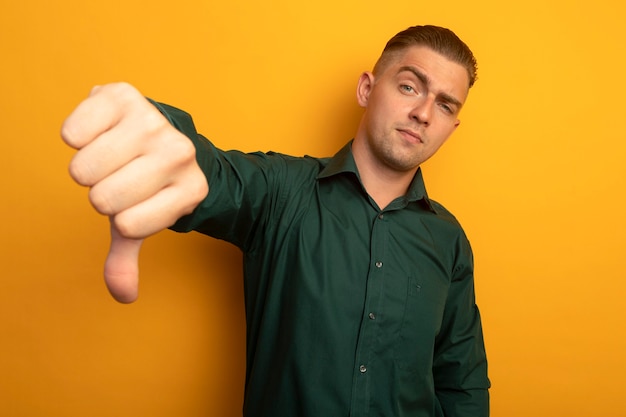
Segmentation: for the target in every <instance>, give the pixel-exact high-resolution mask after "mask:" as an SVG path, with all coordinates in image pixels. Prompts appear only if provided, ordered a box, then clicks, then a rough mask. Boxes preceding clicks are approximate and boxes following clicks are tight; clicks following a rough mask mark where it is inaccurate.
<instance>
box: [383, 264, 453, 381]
mask: <svg viewBox="0 0 626 417" xmlns="http://www.w3.org/2000/svg"><path fill="white" fill-rule="evenodd" d="M448 288H449V283H448V282H447V281H444V280H443V279H441V277H438V276H435V277H432V276H430V277H423V278H421V277H420V278H418V277H416V276H410V277H408V279H407V281H406V295H405V297H404V301H405V302H404V314H403V317H402V324H401V327H400V333H399V336H398V343H396V344H395V346H394V358H395V361H396V363H397V365H398V367H399V368H401V369H403V370H406V371H409V372H431V367H432V357H433V351H434V344H435V337H436V336H437V334H438V333H439V329H440V328H441V321H442V318H443V312H444V308H445V304H446V298H447V295H448Z"/></svg>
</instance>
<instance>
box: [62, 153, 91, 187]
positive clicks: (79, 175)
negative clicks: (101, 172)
mask: <svg viewBox="0 0 626 417" xmlns="http://www.w3.org/2000/svg"><path fill="white" fill-rule="evenodd" d="M68 170H69V173H70V177H72V179H73V180H74V181H75V182H77V183H78V184H80V185H84V186H91V185H93V173H92V170H91V169H90V168H89V165H88V164H86V163H84V162H83V161H82V159H81V158H80V157H79V156H78V155H76V156H75V157H74V158H73V159H72V160H71V161H70V164H69V167H68Z"/></svg>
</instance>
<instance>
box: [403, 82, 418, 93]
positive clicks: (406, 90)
mask: <svg viewBox="0 0 626 417" xmlns="http://www.w3.org/2000/svg"><path fill="white" fill-rule="evenodd" d="M400 91H402V92H403V93H407V94H411V93H414V92H415V88H413V87H412V86H410V85H408V84H401V85H400Z"/></svg>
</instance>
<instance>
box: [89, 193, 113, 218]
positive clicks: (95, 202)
mask: <svg viewBox="0 0 626 417" xmlns="http://www.w3.org/2000/svg"><path fill="white" fill-rule="evenodd" d="M89 201H90V202H91V205H92V206H93V208H94V209H96V211H97V212H98V213H100V214H104V215H107V216H112V215H114V214H116V213H115V211H116V210H115V209H114V205H113V203H112V200H111V199H110V198H109V196H108V195H107V193H105V192H103V191H102V190H101V189H100V187H97V186H94V187H92V188H91V189H90V190H89Z"/></svg>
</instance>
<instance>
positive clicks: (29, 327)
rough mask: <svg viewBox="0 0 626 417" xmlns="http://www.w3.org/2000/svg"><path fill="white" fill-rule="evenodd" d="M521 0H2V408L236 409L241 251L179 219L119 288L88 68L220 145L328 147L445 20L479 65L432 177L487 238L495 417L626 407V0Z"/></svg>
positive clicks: (57, 411) (21, 412) (433, 191)
mask: <svg viewBox="0 0 626 417" xmlns="http://www.w3.org/2000/svg"><path fill="white" fill-rule="evenodd" d="M505 3H506V2H501V1H499V0H497V1H496V0H488V1H480V0H479V1H474V2H468V1H460V0H449V1H446V2H418V1H415V0H412V1H406V0H397V1H394V2H391V3H388V4H386V5H385V6H383V3H381V2H380V1H356V0H344V1H336V0H332V1H330V0H319V1H316V2H294V1H293V0H276V1H268V2H252V1H248V2H242V1H228V2H217V1H207V0H179V1H177V2H165V1H162V0H152V1H137V0H125V1H120V0H112V1H107V2H86V1H84V0H80V1H78V0H61V1H57V2H52V1H43V0H33V1H23V2H17V1H8V0H2V4H1V6H0V59H1V60H2V61H1V63H2V66H1V70H0V71H1V75H2V77H0V93H1V97H0V114H1V116H0V123H1V125H0V126H1V130H0V132H1V134H2V153H1V155H2V163H1V164H0V169H1V170H2V175H0V181H1V183H0V184H1V190H2V199H1V201H2V204H1V206H0V207H1V210H2V212H1V214H2V219H3V221H4V225H3V231H2V233H1V234H0V236H1V239H2V241H1V244H2V248H1V249H2V250H1V251H0V266H1V268H2V276H1V278H0V331H1V336H0V337H1V338H2V340H1V344H0V346H1V348H0V349H1V354H0V415H2V416H12V417H21V416H46V417H56V416H59V417H60V416H63V417H73V416H91V417H97V416H118V417H123V416H153V417H158V416H173V415H177V416H225V417H229V416H237V415H240V410H241V402H242V401H241V399H242V393H243V377H244V315H243V296H242V284H241V278H240V268H241V265H240V260H241V257H240V254H239V253H238V251H237V250H236V249H233V248H232V247H230V246H228V245H226V244H224V243H223V242H218V241H215V240H212V239H209V238H205V237H203V236H200V235H197V234H189V235H178V234H175V233H173V232H169V231H168V232H163V233H160V234H158V235H157V236H155V237H153V238H151V239H149V240H148V241H147V242H146V244H145V245H144V249H143V252H142V255H141V265H140V267H141V276H142V282H141V289H140V299H139V301H138V302H137V303H135V304H133V305H130V306H123V305H120V304H117V303H115V302H114V301H113V300H112V299H111V298H110V297H109V295H108V293H107V292H106V289H105V287H104V284H103V282H102V278H101V275H102V274H101V270H102V265H103V260H104V257H105V254H106V251H107V246H108V225H107V220H106V219H105V218H103V217H101V216H99V215H97V214H96V213H95V212H94V211H93V210H92V209H91V207H90V206H89V204H88V202H87V199H86V194H87V190H86V189H84V188H80V187H78V186H76V185H75V184H73V183H72V181H71V180H70V178H69V176H68V174H67V164H68V162H69V160H70V158H71V156H72V154H73V152H72V150H71V149H69V148H67V147H65V146H64V145H63V144H62V142H61V140H60V138H59V133H58V132H59V129H60V126H61V123H62V121H63V119H64V118H65V116H66V115H67V114H69V112H70V111H71V110H72V108H73V107H74V106H75V105H76V104H77V103H78V102H79V101H80V100H81V99H82V98H83V97H85V96H86V95H87V93H88V92H89V90H90V88H91V87H92V86H93V85H94V84H100V83H106V82H111V81H120V80H124V81H129V82H131V83H133V84H135V85H136V86H137V87H138V88H139V89H140V90H141V91H142V92H143V93H144V94H145V95H147V96H150V97H153V98H155V99H158V100H160V101H164V102H168V103H171V104H174V105H177V106H179V107H181V108H183V109H186V110H187V111H189V112H190V113H192V114H193V115H194V117H195V120H196V123H197V126H198V128H199V130H200V131H201V132H203V133H204V134H205V135H207V136H208V137H210V138H212V139H213V140H214V141H215V142H216V143H218V144H219V145H221V146H222V147H223V148H239V149H242V150H250V151H251V150H270V149H271V150H279V151H282V152H287V153H292V154H296V155H301V154H304V153H309V154H314V155H320V156H321V155H329V154H332V153H334V152H335V150H336V149H338V148H339V147H340V146H341V145H343V144H344V142H345V141H346V140H348V139H349V138H351V137H352V135H353V133H354V131H355V127H356V123H357V121H358V118H359V115H360V109H359V108H358V106H357V105H356V101H355V93H354V91H355V87H356V81H357V78H358V76H359V74H360V72H361V71H363V70H367V69H370V68H371V66H372V64H373V62H374V61H375V59H376V58H377V57H378V54H379V53H380V51H381V49H382V47H383V45H384V43H385V41H386V40H387V39H388V38H389V37H390V36H392V35H393V34H394V33H396V32H397V31H399V30H401V29H404V28H405V27H407V26H409V25H413V24H422V23H433V24H438V25H443V26H448V27H451V28H452V29H454V30H455V31H456V32H457V33H458V34H459V35H460V36H461V37H462V38H463V39H464V40H465V41H466V42H467V43H468V44H469V45H470V46H471V47H472V49H473V50H474V52H475V54H476V56H477V58H478V61H479V66H480V79H479V81H478V83H477V84H476V86H475V87H474V89H473V90H472V92H471V94H470V98H469V101H468V103H467V106H466V108H465V110H464V111H463V113H462V115H461V118H462V120H463V122H462V124H461V127H460V129H459V130H457V132H456V133H455V135H454V137H453V139H452V140H451V141H449V142H448V143H447V144H446V146H445V147H444V148H443V149H442V150H441V152H440V153H439V154H438V155H437V156H436V157H435V158H434V159H433V160H432V161H430V162H428V163H427V164H426V165H425V167H424V171H425V178H426V182H427V186H428V189H429V193H430V195H431V197H433V198H435V199H436V200H439V201H441V202H443V203H444V204H445V205H446V206H447V207H448V208H449V209H450V210H451V211H452V212H454V213H455V214H456V215H457V217H458V218H459V219H460V221H461V222H462V223H463V225H464V226H465V229H466V231H467V233H468V235H469V237H470V240H471V241H472V244H473V247H474V251H475V256H476V265H477V266H476V272H477V278H476V280H477V281H476V285H477V291H478V302H479V305H480V307H481V310H482V313H483V317H484V327H485V333H486V342H487V347H488V355H489V360H490V376H491V379H492V382H493V389H492V391H491V394H492V415H493V416H506V417H528V416H533V417H554V416H574V417H576V416H580V417H582V416H589V417H591V416H600V415H604V416H626V406H625V405H624V398H625V397H626V384H624V375H625V374H626V359H625V353H624V352H626V335H625V333H624V321H625V317H626V308H625V307H624V304H625V301H624V298H625V297H624V296H625V295H626V294H625V293H626V263H625V262H624V247H625V245H624V239H625V235H626V220H625V216H624V213H626V197H625V196H624V189H625V187H624V186H625V178H626V165H625V164H624V160H625V158H626V134H625V133H624V132H625V131H624V119H625V116H624V113H625V110H626V109H625V105H624V102H625V100H626V81H625V79H626V58H625V56H624V45H625V43H626V25H625V24H624V21H625V18H626V13H625V10H626V6H624V5H622V4H621V3H619V2H617V1H615V0H597V1H594V2H593V3H591V4H590V3H583V2H581V1H566V0H555V1H546V0H526V1H524V2H518V4H514V3H510V2H509V4H505Z"/></svg>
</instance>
